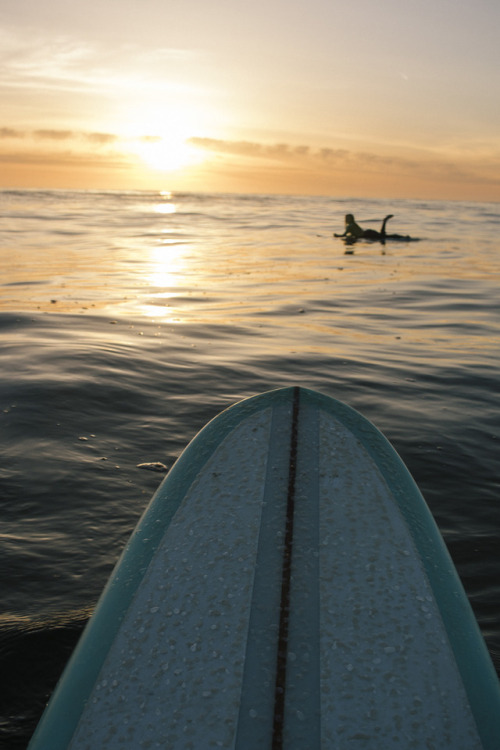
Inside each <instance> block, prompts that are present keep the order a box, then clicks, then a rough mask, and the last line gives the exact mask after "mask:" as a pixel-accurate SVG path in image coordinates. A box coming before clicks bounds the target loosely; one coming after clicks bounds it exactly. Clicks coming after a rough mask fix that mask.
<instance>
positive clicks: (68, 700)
mask: <svg viewBox="0 0 500 750" xmlns="http://www.w3.org/2000/svg"><path fill="white" fill-rule="evenodd" d="M297 394H298V396H299V398H300V401H301V403H302V404H304V405H306V404H309V405H311V406H313V407H317V408H318V409H321V410H323V411H325V412H328V413H330V414H332V415H334V416H335V418H336V419H337V420H338V421H339V422H341V423H342V424H343V425H344V426H345V427H346V428H347V429H348V430H349V431H350V432H351V433H352V434H353V435H354V436H355V437H356V438H357V440H358V441H359V442H360V443H361V445H362V446H363V447H364V449H365V450H366V451H367V452H368V453H369V454H370V456H371V458H372V460H373V461H374V463H375V464H376V465H377V467H378V468H379V470H380V473H381V474H382V476H383V477H384V480H385V481H386V483H387V485H388V486H389V488H390V490H391V491H392V494H393V496H394V498H395V500H396V502H397V504H398V506H399V508H400V511H401V514H402V516H403V518H404V519H405V521H406V524H407V526H408V528H409V529H410V531H411V535H412V538H413V540H414V544H415V547H416V549H417V551H418V554H419V556H420V559H421V561H422V564H423V566H424V568H425V571H426V574H427V577H428V580H429V582H430V586H431V588H432V591H433V594H434V597H435V599H436V602H437V604H438V607H439V610H440V613H441V616H442V619H443V622H444V625H445V628H446V632H447V635H448V638H449V641H450V644H451V647H452V650H453V654H454V657H455V659H456V663H457V666H458V669H459V672H460V675H461V677H462V681H463V684H464V687H465V690H466V692H467V696H468V700H469V704H470V706H471V710H472V713H473V716H474V719H475V722H476V725H477V728H478V733H479V735H480V737H481V741H482V744H483V748H484V750H498V748H499V747H500V687H499V682H498V677H497V675H496V672H495V670H494V667H493V664H492V662H491V658H490V656H489V653H488V651H487V649H486V645H485V643H484V640H483V638H482V635H481V633H480V630H479V627H478V624H477V621H476V619H475V617H474V615H473V612H472V609H471V607H470V604H469V602H468V599H467V596H466V594H465V592H464V589H463V586H462V584H461V582H460V580H459V577H458V574H457V572H456V569H455V567H454V565H453V562H452V560H451V557H450V555H449V553H448V551H447V549H446V546H445V544H444V542H443V539H442V537H441V535H440V533H439V531H438V529H437V526H436V524H435V522H434V519H433V517H432V514H431V512H430V510H429V509H428V507H427V505H426V503H425V501H424V499H423V497H422V495H421V493H420V491H419V489H418V488H417V486H416V484H415V482H414V480H413V478H412V477H411V475H410V474H409V472H408V470H407V469H406V467H405V465H404V463H403V462H402V460H401V459H400V457H399V456H398V454H397V453H396V451H395V450H394V448H393V447H392V446H391V444H390V443H389V442H388V441H387V439H386V438H385V437H384V436H383V435H382V433H381V432H379V430H378V429H377V428H376V427H374V426H373V425H372V424H371V423H370V422H369V421H368V420H366V419H365V418H364V417H362V416H361V415H360V414H359V413H358V412H356V411H355V410H353V409H352V408H350V407H349V406H347V405H345V404H343V403H341V402H339V401H336V400H334V399H332V398H329V397H327V396H324V395H321V394H319V393H316V392H314V391H311V390H308V389H304V388H300V389H297V388H293V387H292V388H283V389H279V390H275V391H270V392H268V393H264V394H261V395H259V396H254V397H252V398H249V399H246V400H245V401H242V402H240V403H238V404H236V405H234V406H232V407H230V408H229V409H227V410H225V411H224V412H222V413H221V414H220V415H218V416H217V417H216V418H215V419H214V420H212V421H211V422H209V423H208V424H207V426H206V427H204V428H203V430H201V432H200V433H199V434H198V435H197V436H196V437H195V438H194V439H193V441H191V443H190V444H189V445H188V447H187V448H186V449H185V450H184V452H183V453H182V455H181V456H180V458H179V459H178V460H177V462H176V463H175V465H174V466H173V468H172V469H171V471H170V472H169V474H168V475H167V477H166V478H165V480H164V481H163V482H162V484H161V485H160V487H159V489H158V490H157V492H156V493H155V495H154V496H153V498H152V500H151V502H150V504H149V506H148V508H147V509H146V511H145V512H144V514H143V516H142V518H141V520H140V522H139V523H138V525H137V527H136V529H135V531H134V532H133V534H132V536H131V538H130V540H129V542H128V543H127V545H126V547H125V549H124V551H123V553H122V555H121V557H120V560H119V561H118V563H117V565H116V567H115V570H114V572H113V573H112V575H111V577H110V579H109V581H108V583H107V585H106V587H105V589H104V591H103V593H102V595H101V598H100V600H99V602H98V605H97V607H96V610H95V612H94V614H93V616H92V618H91V619H90V621H89V623H88V624H87V627H86V628H85V631H84V633H83V635H82V637H81V639H80V642H79V643H78V645H77V647H76V649H75V651H74V653H73V655H72V657H71V659H70V661H69V662H68V665H67V667H66V669H65V671H64V673H63V676H62V677H61V679H60V681H59V684H58V686H57V687H56V690H55V692H54V695H53V696H52V698H51V700H50V702H49V705H48V707H47V709H46V711H45V713H44V716H43V717H42V720H41V722H40V724H39V726H38V728H37V730H36V732H35V734H34V735H33V738H32V740H31V743H30V745H29V750H63V749H64V748H67V747H68V745H69V743H70V741H71V738H72V736H73V734H74V732H75V729H76V727H77V725H78V722H79V720H80V717H81V714H82V711H83V709H84V706H85V703H86V701H87V699H88V697H89V695H90V693H91V691H92V688H93V686H94V684H95V682H96V680H97V678H98V675H99V672H100V670H101V667H102V665H103V663H104V660H105V659H106V656H107V654H108V651H109V649H110V646H111V644H112V643H113V641H114V639H115V637H116V634H117V633H118V630H119V628H120V624H121V622H122V620H123V618H124V617H125V614H126V612H127V609H128V608H129V606H130V603H131V601H132V599H133V598H134V596H135V593H136V591H137V590H138V588H139V586H140V584H141V581H142V580H143V577H144V574H145V572H146V570H147V569H148V566H149V564H150V562H151V560H152V558H153V556H154V554H155V551H156V550H157V548H158V545H160V543H161V541H162V538H163V536H164V534H165V530H166V528H167V527H168V525H169V524H170V522H171V520H172V518H173V517H174V515H175V513H176V511H177V509H178V508H179V506H180V505H181V503H182V501H183V499H184V497H185V496H186V493H187V492H188V490H189V488H190V487H191V485H192V484H193V482H194V481H195V479H196V477H197V476H198V475H199V474H200V472H201V471H202V469H203V467H204V466H205V464H206V463H207V462H208V461H209V459H210V457H211V456H212V455H213V453H214V452H215V451H216V450H217V448H218V446H219V445H220V443H221V442H222V441H223V440H224V438H225V437H226V436H228V435H229V434H230V433H231V432H232V431H233V430H234V429H235V427H236V426H238V425H239V424H240V423H242V422H243V421H244V420H245V419H247V418H248V417H250V416H252V415H254V414H257V413H258V412H260V411H262V410H265V409H269V408H275V407H277V406H278V405H280V404H281V405H285V404H290V403H291V402H292V400H293V399H294V398H296V397H297Z"/></svg>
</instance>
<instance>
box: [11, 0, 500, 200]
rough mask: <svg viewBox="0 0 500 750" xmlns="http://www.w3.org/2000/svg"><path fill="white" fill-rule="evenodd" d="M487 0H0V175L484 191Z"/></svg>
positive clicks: (491, 73) (231, 187)
mask: <svg viewBox="0 0 500 750" xmlns="http://www.w3.org/2000/svg"><path fill="white" fill-rule="evenodd" d="M499 39H500V3H499V2H498V0H474V2H472V0H467V1H466V0H461V1H460V0H377V2H375V1H374V0H349V2H340V1H339V0H309V1H308V2H305V0H255V2H253V3H247V2H245V3H243V2H239V0H210V2H208V1H207V0H106V2H105V3H103V2H99V3H98V2H96V1H95V0H89V2H87V3H75V2H68V0H46V2H43V3H41V2H40V0H3V2H2V5H1V9H0V58H1V59H0V87H1V90H0V95H1V107H0V187H61V188H92V189H99V188H117V189H137V188H145V189H149V188H151V189H166V190H196V191H214V190H216V191H224V192H231V191H237V192H263V193H265V192H279V193H301V194H308V193H311V194H322V195H332V196H365V197H370V196H374V197H401V198H445V199H471V200H498V201H500V43H499Z"/></svg>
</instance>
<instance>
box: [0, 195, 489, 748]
mask: <svg viewBox="0 0 500 750" xmlns="http://www.w3.org/2000/svg"><path fill="white" fill-rule="evenodd" d="M348 212H353V213H354V214H355V216H356V219H357V220H358V221H360V222H361V223H363V220H364V221H365V222H367V223H365V226H367V225H370V226H373V227H375V228H378V226H379V221H380V220H381V219H382V218H383V217H384V216H385V215H386V214H388V213H392V214H394V218H393V219H392V220H391V222H390V224H389V225H388V231H390V232H396V233H400V234H404V235H406V234H409V235H411V236H412V237H416V238H419V241H418V242H387V244H386V245H385V246H383V245H381V244H379V243H362V242H360V243H357V244H356V245H355V246H352V247H347V248H346V246H345V245H344V244H343V242H342V241H341V240H339V239H334V238H333V236H332V233H333V232H342V231H343V227H344V214H345V213H348ZM346 250H348V251H349V252H348V254H346V253H345V251H346ZM0 269H1V273H0V363H1V367H0V446H1V462H0V554H1V567H0V657H1V673H2V681H1V683H2V684H1V689H0V690H1V701H0V707H1V709H0V711H1V715H0V747H1V748H9V750H10V749H11V748H24V747H26V744H27V742H28V740H29V738H30V736H31V734H32V732H33V730H34V727H35V725H36V722H37V720H38V718H39V716H40V714H41V712H42V710H43V708H44V705H45V703H46V701H47V699H48V697H49V695H50V693H51V691H52V689H53V687H54V684H55V682H56V681H57V679H58V677H59V675H60V673H61V670H62V669H63V667H64V664H65V662H66V660H67V659H68V657H69V655H70V653H71V651H72V649H73V646H74V644H75V642H76V640H77V638H78V636H79V634H80V632H81V630H82V628H83V626H84V624H85V622H86V620H87V619H88V617H89V615H90V614H91V612H92V610H93V607H94V606H95V603H96V600H97V598H98V596H99V594H100V592H101V590H102V588H103V586H104V584H105V582H106V580H107V578H108V576H109V574H110V572H111V570H112V567H113V565H114V564H115V562H116V560H117V558H118V556H119V554H120V551H121V550H122V548H123V546H124V544H125V542H126V540H127V538H128V536H129V535H130V533H131V531H132V530H133V528H134V526H135V524H136V522H137V520H138V519H139V517H140V515H141V513H142V511H143V510H144V508H145V506H146V505H147V503H148V501H149V499H150V497H151V495H152V494H153V492H154V490H155V489H156V487H157V486H158V484H159V483H160V481H161V480H162V478H163V476H164V475H163V474H161V473H156V472H152V471H146V470H144V469H141V468H138V464H141V463H145V462H156V461H159V462H162V463H164V464H165V465H166V466H168V467H170V466H171V465H172V463H173V462H174V460H175V458H176V457H177V456H178V455H179V454H180V452H181V451H182V449H183V448H184V447H185V445H186V444H187V443H188V442H189V440H190V439H191V438H192V437H194V435H195V434H196V433H197V432H198V430H200V429H201V428H202V427H203V426H204V424H205V423H206V422H207V421H208V420H209V419H211V418H212V417H214V416H215V415H216V414H217V413H218V412H220V411H221V410H222V409H224V408H225V407H227V406H229V405H231V404H232V403H234V402H236V401H238V400H240V399H242V398H245V397H246V396H251V395H254V394H257V393H260V392H262V391H265V390H269V389H272V388H276V387H280V386H285V385H292V384H300V385H303V386H306V387H310V388H314V389H316V390H319V391H321V392H323V393H325V394H327V395H329V396H333V397H334V398H337V399H340V400H342V401H345V402H346V403H348V404H350V405H351V406H353V407H354V408H356V409H357V410H359V411H360V412H361V413H362V414H364V415H365V416H366V417H367V418H368V419H370V420H371V421H373V422H374V423H375V424H376V425H377V427H378V428H379V429H381V430H382V431H383V432H384V434H385V435H386V436H387V438H388V439H389V440H390V441H391V442H392V444H393V445H394V447H395V448H396V450H397V451H398V452H399V454H400V455H401V457H402V458H403V460H404V461H405V463H406V464H407V466H408V468H409V469H410V471H411V473H412V474H413V476H414V478H415V480H416V481H417V484H418V485H419V487H420V489H421V491H422V493H423V495H424V497H425V498H426V500H427V503H428V505H429V506H430V508H431V510H432V512H433V514H434V517H435V519H436V521H437V524H438V526H439V528H440V530H441V532H442V534H443V536H444V539H445V541H446V544H447V546H448V548H449V550H450V553H451V555H452V558H453V560H454V562H455V564H456V567H457V569H458V572H459V574H460V577H461V579H462V582H463V584H464V586H465V589H466V592H467V594H468V596H469V599H470V602H471V604H472V607H473V609H474V612H475V614H476V617H477V619H478V622H479V625H480V627H481V630H482V632H483V634H484V637H485V639H486V643H487V645H488V648H489V650H490V653H491V655H492V658H493V661H494V664H495V666H496V668H497V671H499V672H500V577H499V572H500V568H499V563H500V544H499V542H498V536H499V529H500V290H499V286H500V205H499V204H493V203H492V204H486V203H465V202H436V201H432V202H430V201H408V200H405V201H402V200H397V201H378V200H359V199H353V200H346V199H342V200H339V199H335V198H326V197H325V198H321V197H312V198H311V197H283V196H265V195H212V194H210V195H209V194H178V193H172V194H171V193H168V192H164V193H159V192H68V191H18V190H4V191H0Z"/></svg>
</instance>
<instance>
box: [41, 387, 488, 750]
mask: <svg viewBox="0 0 500 750" xmlns="http://www.w3.org/2000/svg"><path fill="white" fill-rule="evenodd" d="M499 747H500V693H499V683H498V679H497V676H496V673H495V671H494V668H493V665H492V663H491V660H490V657H489V655H488V652H487V650H486V646H485V644H484V641H483V639H482V636H481V634H480V632H479V629H478V626H477V623H476V621H475V619H474V616H473V614H472V611H471V608H470V605H469V603H468V601H467V598H466V596H465V593H464V591H463V588H462V585H461V583H460V581H459V579H458V576H457V574H456V571H455V569H454V566H453V564H452V562H451V559H450V557H449V555H448V553H447V551H446V548H445V546H444V543H443V541H442V539H441V537H440V534H439V532H438V530H437V527H436V525H435V523H434V521H433V519H432V516H431V514H430V512H429V510H428V508H427V506H426V504H425V502H424V500H423V498H422V496H421V495H420V493H419V491H418V489H417V487H416V485H415V484H414V482H413V480H412V478H411V477H410V475H409V473H408V471H407V470H406V468H405V466H404V464H403V463H402V462H401V460H400V459H399V457H398V456H397V454H396V453H395V451H394V450H393V449H392V447H391V446H390V444H389V443H388V442H387V441H386V439H385V438H384V437H383V436H382V435H381V433H380V432H378V430H376V428H374V427H373V425H371V424H370V423H369V422H368V421H367V420H365V419H364V418H363V417H361V416H360V415H359V414H358V413H357V412H355V411H353V410H352V409H350V408H349V407H347V406H345V405H344V404H341V403H340V402H338V401H335V400H333V399H330V398H327V397H325V396H321V395H320V394H318V393H315V392H313V391H309V390H306V389H302V388H285V389H280V390H278V391H272V392H269V393H266V394H263V395H261V396H257V397H255V398H251V399H248V400H246V401H244V402H241V403H240V404H237V405H236V406H234V407H232V408H231V409H228V410H227V411H225V412H223V413H222V414H221V415H219V416H218V417H217V418H216V419H215V420H213V421H212V422H211V423H209V425H207V427H205V429H204V430H202V431H201V433H200V434H199V435H198V436H197V437H196V438H195V440H194V441H192V443H191V444H190V445H189V446H188V448H187V449H186V450H185V451H184V453H183V454H182V456H181V458H180V459H179V460H178V461H177V463H176V464H175V466H174V467H173V469H172V470H171V471H170V473H169V474H168V476H167V477H166V479H165V480H164V482H163V483H162V485H161V486H160V488H159V489H158V491H157V493H156V494H155V496H154V498H153V500H152V501H151V504H150V506H149V508H148V509H147V510H146V512H145V514H144V516H143V518H142V519H141V521H140V523H139V524H138V527H137V529H136V530H135V532H134V534H133V535H132V538H131V540H130V542H129V543H128V545H127V547H126V549H125V551H124V553H123V555H122V557H121V559H120V561H119V563H118V565H117V567H116V569H115V571H114V573H113V575H112V577H111V579H110V581H109V583H108V585H107V587H106V589H105V590H104V593H103V595H102V597H101V599H100V602H99V604H98V606H97V608H96V611H95V613H94V615H93V617H92V619H91V620H90V622H89V624H88V625H87V628H86V630H85V632H84V634H83V636H82V638H81V640H80V643H79V645H78V646H77V648H76V650H75V653H74V654H73V656H72V658H71V660H70V662H69V664H68V666H67V668H66V670H65V672H64V675H63V677H62V678H61V681H60V683H59V685H58V687H57V689H56V691H55V693H54V696H53V698H52V699H51V702H50V703H49V706H48V708H47V710H46V712H45V714H44V716H43V717H42V720H41V722H40V724H39V727H38V729H37V731H36V732H35V735H34V736H33V739H32V741H31V744H30V750H42V749H43V750H59V749H61V750H62V749H63V748H70V749H71V750H96V748H99V750H112V749H114V748H127V749H128V750H140V749H141V748H151V749H154V748H169V749H172V750H188V749H192V750H204V749H205V748H207V749H208V748H227V749H231V750H232V749H234V750H265V749H266V748H269V749H271V748H272V750H280V749H281V748H285V749H286V750H316V749H319V748H322V749H325V748H332V749H334V748H340V749H341V750H345V749H346V748H347V749H349V748H356V750H365V749H366V750H375V749H377V750H379V749H380V750H390V748H394V750H396V749H397V750H402V748H405V750H409V749H410V748H418V749H420V748H426V749H427V748H433V749H438V748H442V749H443V750H444V749H446V750H450V748H453V750H461V749H463V750H473V749H475V748H478V749H482V750H485V749H487V750H498V748H499Z"/></svg>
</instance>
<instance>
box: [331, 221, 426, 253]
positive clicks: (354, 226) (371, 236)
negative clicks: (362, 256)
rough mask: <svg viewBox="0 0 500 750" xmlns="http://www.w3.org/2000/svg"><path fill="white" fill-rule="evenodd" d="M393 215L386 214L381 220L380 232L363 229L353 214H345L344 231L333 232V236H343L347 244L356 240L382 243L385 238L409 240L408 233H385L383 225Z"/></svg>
mask: <svg viewBox="0 0 500 750" xmlns="http://www.w3.org/2000/svg"><path fill="white" fill-rule="evenodd" d="M393 216H394V214H388V215H387V216H386V217H385V219H384V220H383V222H382V226H381V227H380V232H377V230H376V229H363V228H362V227H360V226H359V224H358V223H357V222H356V220H355V219H354V215H353V214H346V216H345V231H344V233H343V234H334V237H342V238H345V241H346V242H347V243H348V244H353V243H354V242H356V241H357V240H372V241H374V242H381V243H382V244H383V245H384V244H385V241H386V240H402V241H404V242H409V241H410V240H411V239H412V238H411V237H409V236H408V235H402V234H387V233H386V231H385V226H386V224H387V222H388V221H389V219H392V217H393Z"/></svg>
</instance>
